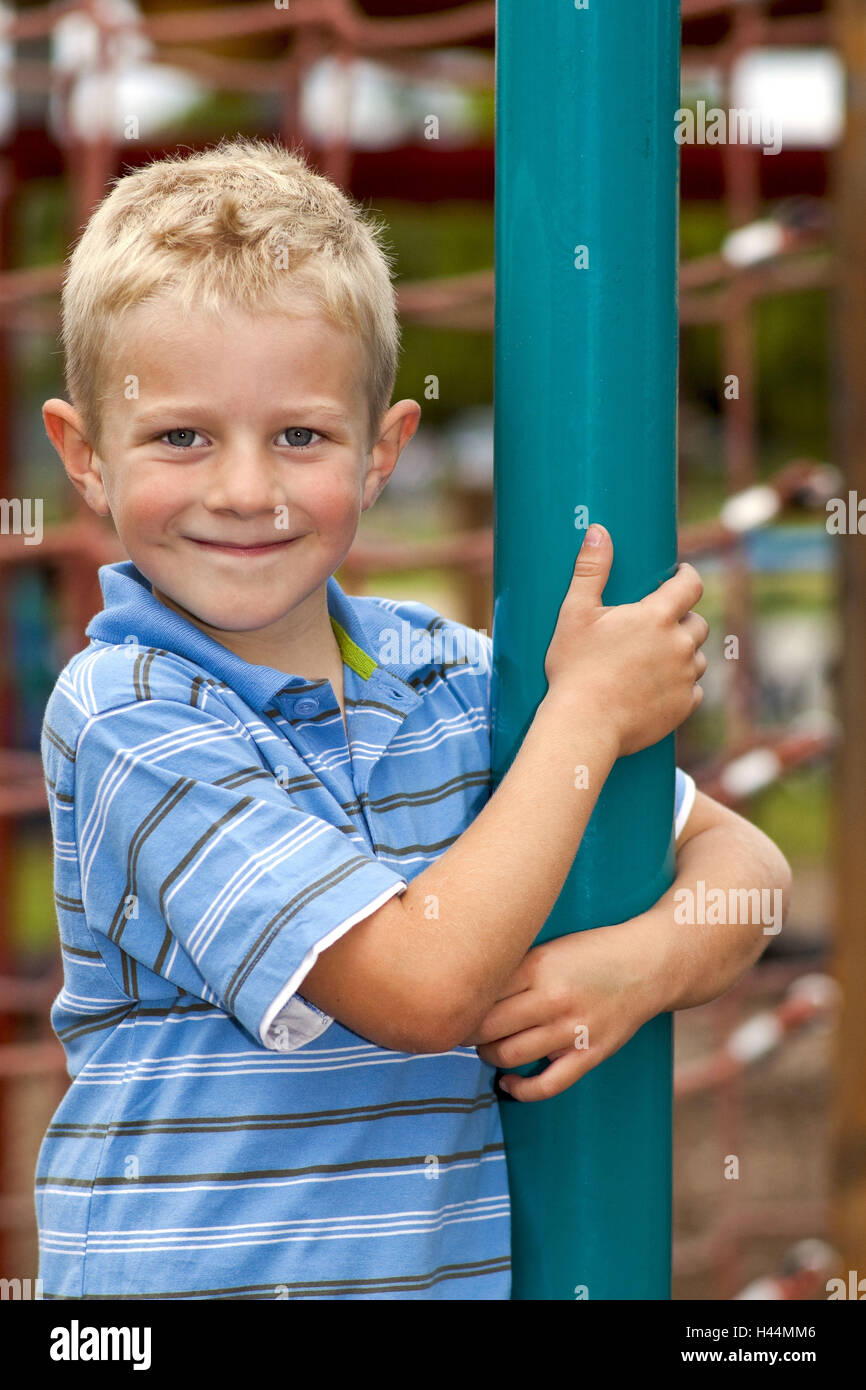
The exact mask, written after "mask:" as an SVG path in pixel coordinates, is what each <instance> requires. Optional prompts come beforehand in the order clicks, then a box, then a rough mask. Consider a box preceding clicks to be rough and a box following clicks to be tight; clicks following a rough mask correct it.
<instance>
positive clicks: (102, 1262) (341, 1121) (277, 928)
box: [36, 139, 788, 1299]
mask: <svg viewBox="0 0 866 1390" xmlns="http://www.w3.org/2000/svg"><path fill="white" fill-rule="evenodd" d="M378 234H379V229H378V228H376V227H374V226H373V225H372V224H371V223H370V222H368V221H367V220H366V219H365V218H364V217H363V215H362V214H361V212H360V209H359V208H357V206H355V205H354V204H352V203H351V201H350V200H348V199H347V198H346V197H345V196H344V195H343V194H342V193H341V192H340V191H339V190H338V189H336V188H335V187H334V186H333V185H332V184H331V183H330V182H329V181H328V180H326V179H324V178H322V177H320V176H318V175H316V174H314V173H313V172H312V171H311V170H310V169H308V168H307V166H306V164H305V163H304V161H303V159H302V158H300V157H298V156H297V155H295V154H291V153H289V152H288V151H286V150H284V149H283V148H281V147H280V146H279V145H278V144H277V143H273V144H270V143H268V142H265V141H251V140H241V139H238V140H235V141H232V142H221V143H220V145H219V146H218V147H217V148H216V149H212V150H209V151H206V152H204V153H201V154H196V155H193V156H190V157H188V158H177V159H170V160H163V161H159V162H156V163H153V164H151V165H149V166H147V167H145V168H143V169H140V170H138V171H136V172H135V173H132V174H130V175H128V176H126V177H124V178H121V179H119V180H118V181H117V183H116V186H115V187H114V188H113V190H112V192H111V193H110V194H109V196H108V197H106V199H105V200H104V201H103V203H102V204H101V205H100V207H99V208H98V209H97V210H96V212H95V213H94V214H93V216H92V217H91V219H90V222H89V223H88V225H87V228H86V229H85V231H84V233H83V235H82V237H81V239H80V241H79V243H78V245H77V246H76V248H75V251H74V253H73V255H72V257H71V261H70V266H69V272H68V275H67V278H66V282H65V285H64V292H63V340H64V347H65V353H66V374H67V386H68V391H69V395H70V397H71V400H72V402H74V405H70V404H68V403H67V402H66V401H62V400H56V399H55V400H51V401H48V402H46V404H45V407H44V410H43V416H44V420H45V425H46V429H47V431H48V434H49V436H50V438H51V440H52V442H53V443H54V445H55V447H56V448H57V450H58V452H59V454H60V456H61V458H62V460H63V463H64V467H65V468H66V471H67V473H68V475H69V477H70V479H71V480H72V482H73V483H74V485H75V487H76V488H77V489H78V491H79V492H80V493H81V494H82V496H84V498H85V499H86V501H87V502H88V504H89V505H90V506H91V507H93V509H94V510H95V511H96V512H98V513H100V514H101V515H108V514H109V513H110V515H111V517H112V519H113V522H114V525H115V526H116V528H117V531H118V534H119V536H120V539H121V540H122V542H123V544H124V547H125V549H126V551H127V553H128V555H129V557H130V559H129V561H126V562H123V563H120V564H115V565H107V566H103V567H102V569H101V570H100V581H101V584H102V590H103V595H104V599H105V606H104V609H103V611H102V612H100V613H99V614H97V615H96V617H95V618H94V619H93V620H92V621H91V623H90V624H89V626H88V628H87V634H88V636H89V637H90V646H89V647H87V648H86V649H85V650H84V651H82V652H80V653H78V654H77V655H76V656H75V657H74V658H73V659H72V660H71V661H70V662H69V664H68V665H67V667H66V668H65V670H64V671H63V672H61V674H60V676H59V678H58V681H57V684H56V687H55V690H54V692H53V693H52V696H51V699H50V701H49V703H48V707H47V709H46V715H45V724H44V736H43V757H44V762H45V770H46V780H47V785H48V789H49V793H50V805H51V816H52V828H53V833H54V840H55V892H56V902H57V914H58V921H59V927H60V936H61V945H62V950H63V958H64V967H65V981H64V987H63V989H62V991H61V993H60V995H59V996H58V998H57V1000H56V1001H55V1004H54V1008H53V1010H52V1022H53V1025H54V1027H55V1029H56V1031H57V1033H58V1035H59V1037H60V1038H61V1039H62V1041H63V1043H64V1046H65V1048H66V1050H67V1054H68V1058H69V1070H70V1074H71V1076H72V1077H73V1083H72V1085H71V1087H70V1089H69V1091H68V1092H67V1094H66V1096H65V1097H64V1099H63V1101H62V1102H61V1104H60V1106H59V1108H58V1110H57V1112H56V1114H55V1117H54V1120H53V1122H52V1124H51V1126H50V1127H49V1130H48V1132H47V1134H46V1136H45V1140H44V1142H43V1145H42V1149H41V1151H40V1155H39V1161H38V1165H37V1174H36V1194H37V1195H36V1202H37V1214H38V1220H39V1228H40V1248H41V1264H40V1276H41V1278H42V1279H43V1283H44V1290H45V1295H46V1297H52V1298H81V1297H88V1298H120V1297H133V1298H144V1299H146V1298H170V1299H171V1298H181V1299H197V1298H208V1299H213V1298H215V1299H221V1298H251V1299H267V1298H285V1297H292V1298H305V1299H316V1298H409V1299H412V1298H420V1299H430V1298H433V1299H442V1298H450V1299H506V1298H508V1297H509V1293H510V1278H509V1265H510V1251H509V1204H508V1190H507V1183H506V1170H505V1162H504V1152H503V1144H502V1131H501V1128H500V1125H499V1117H498V1110H497V1102H496V1097H495V1094H494V1090H493V1081H494V1076H495V1070H494V1069H495V1067H496V1066H498V1065H502V1066H514V1065H519V1064H521V1063H522V1062H525V1061H530V1060H536V1059H538V1058H542V1057H546V1056H547V1057H551V1058H552V1059H553V1060H552V1063H551V1066H550V1067H548V1069H547V1071H546V1072H544V1073H543V1074H542V1075H540V1076H537V1077H531V1078H530V1077H516V1078H514V1079H513V1082H514V1089H513V1094H514V1095H515V1096H516V1097H517V1098H518V1099H520V1100H523V1101H531V1100H533V1099H538V1098H539V1097H540V1096H542V1095H545V1094H555V1093H556V1092H557V1091H558V1090H561V1089H562V1088H563V1087H564V1086H566V1085H569V1084H571V1083H572V1082H573V1081H574V1080H576V1079H577V1074H578V1073H577V1070H576V1068H578V1067H580V1066H582V1067H583V1069H584V1070H586V1069H587V1066H588V1065H596V1064H597V1062H598V1061H600V1060H602V1059H603V1057H604V1056H606V1055H609V1054H610V1053H611V1052H613V1051H615V1050H616V1049H617V1048H618V1047H620V1046H622V1044H623V1043H624V1042H625V1041H626V1040H627V1039H628V1037H630V1036H631V1035H632V1034H633V1033H634V1032H635V1031H636V1029H637V1028H638V1027H640V1026H641V1024H642V1023H643V1022H644V1021H645V1020H646V1019H647V1018H650V1017H652V1016H653V1015H654V1014H655V1013H658V1012H659V1011H661V1010H663V1009H669V1008H676V1007H688V1006H689V1004H692V1003H699V1002H701V1001H702V999H705V998H710V997H712V995H713V993H718V992H721V991H722V990H723V989H725V988H727V987H728V985H729V984H730V983H732V982H733V980H734V979H736V978H737V977H738V976H739V975H740V974H741V973H742V972H743V970H745V969H746V968H747V967H748V965H749V964H750V963H751V962H752V961H753V960H754V959H755V958H756V956H757V955H758V954H759V952H760V950H761V948H762V946H763V944H764V941H763V939H762V935H761V931H760V927H759V926H755V925H750V926H747V927H741V928H727V929H726V933H727V934H726V935H725V936H724V938H722V937H721V936H720V935H719V934H716V939H712V938H713V933H710V936H709V938H708V939H700V940H698V941H697V942H692V941H690V940H684V939H683V937H684V934H683V932H682V929H681V928H680V929H679V931H678V932H677V933H674V931H673V929H672V927H671V925H670V923H671V918H672V914H671V912H670V908H669V903H668V902H667V895H666V899H662V900H661V902H660V903H659V904H657V905H656V908H657V909H658V911H657V912H656V909H654V910H653V913H647V914H643V916H642V918H641V919H634V921H633V922H630V923H621V924H619V925H617V926H612V927H605V928H601V929H597V930H595V931H591V932H584V933H578V934H575V935H574V936H572V937H568V938H566V939H565V942H555V943H547V944H545V945H544V946H543V947H540V948H537V949H535V950H532V949H530V948H531V944H532V941H533V939H534V938H535V936H536V935H537V933H538V931H539V929H540V928H541V926H542V924H543V922H544V920H545V917H546V916H547V914H548V913H549V911H550V909H551V907H552V906H553V903H554V901H555V899H556V896H557V894H558V892H559V890H560V888H561V886H562V884H563V882H564V880H565V877H566V874H567V872H568V869H569V866H570V864H571V862H572V860H573V858H574V855H575V853H576V852H577V848H578V846H579V844H580V839H581V835H582V833H583V830H584V828H585V826H586V824H587V822H588V820H589V817H590V815H591V812H592V809H593V806H594V804H595V801H596V799H597V796H598V793H599V791H600V789H601V787H602V785H603V783H604V780H605V778H606V776H607V775H608V773H609V771H610V768H611V767H612V766H613V763H614V761H615V760H616V758H617V757H618V756H623V755H625V754H628V753H631V752H634V751H636V750H637V749H639V748H641V747H645V746H647V745H649V744H651V743H654V742H656V741H657V740H658V739H659V738H661V737H664V736H665V735H666V734H668V733H670V732H671V731H672V730H673V729H674V728H675V727H677V726H678V725H679V724H680V723H682V721H683V720H684V719H685V718H686V717H687V716H688V714H689V713H690V712H691V711H692V709H694V707H695V705H696V703H697V702H698V700H699V698H700V694H701V692H700V687H699V686H697V685H696V681H697V679H698V678H699V676H700V675H701V674H702V673H703V670H704V669H705V666H706V660H705V658H704V656H703V654H702V653H701V652H700V650H699V648H700V646H701V644H702V643H703V641H704V640H705V637H706V623H705V621H704V619H703V618H701V617H699V616H698V615H697V614H695V613H693V612H691V611H690V609H691V605H692V604H693V603H695V602H696V601H697V600H698V599H699V597H700V595H701V592H702V586H701V584H700V580H699V578H698V576H697V574H696V572H695V571H694V570H693V569H692V568H691V567H690V566H688V565H686V566H682V567H681V568H680V570H679V571H678V573H677V574H676V575H675V576H674V578H672V579H671V580H669V581H668V582H667V583H666V584H664V585H662V586H660V588H659V589H658V591H657V592H656V593H655V594H653V595H651V596H648V597H647V598H646V599H645V600H643V601H642V603H640V604H635V605H623V606H621V607H619V608H610V609H604V608H603V606H602V604H601V593H602V590H603V588H604V584H605V581H606V577H607V574H608V572H609V568H610V563H611V560H612V546H611V543H610V538H609V537H608V536H607V534H606V533H604V532H603V531H602V532H601V544H600V545H599V546H597V547H595V548H594V549H593V548H592V547H591V546H590V545H589V544H588V543H585V544H584V546H583V549H582V551H581V556H580V557H579V563H578V564H577V565H576V568H575V575H574V578H573V581H572V584H571V586H570V588H569V592H568V594H567V596H566V599H565V601H564V603H563V606H562V609H561V611H560V615H559V619H558V622H557V626H556V631H555V633H554V636H553V639H552V641H551V643H550V647H549V649H548V653H547V658H546V661H545V672H546V675H547V678H548V683H549V691H548V694H547V696H546V697H545V699H544V701H543V702H542V704H541V706H540V707H539V710H538V712H537V714H536V716H535V719H534V720H533V722H532V724H531V726H530V728H529V730H528V732H527V735H526V738H525V740H524V742H523V745H522V746H521V748H520V750H519V752H518V754H517V756H516V757H515V759H514V762H513V764H512V767H511V768H510V769H509V771H508V774H507V776H506V777H505V778H504V779H503V781H502V783H501V785H500V787H499V788H498V789H497V792H496V794H495V795H494V796H493V797H490V793H489V732H490V729H489V723H490V671H489V650H490V643H489V640H486V641H485V646H484V652H483V655H484V656H485V657H486V659H485V660H482V661H478V660H472V659H469V660H467V659H462V658H461V657H459V656H458V657H456V658H455V657H454V656H453V655H451V656H447V655H444V654H443V652H447V650H448V642H453V639H454V638H458V639H463V641H464V642H466V641H467V640H469V645H470V648H471V639H472V637H476V638H477V636H478V634H473V633H472V632H471V630H469V629H466V628H464V627H463V626H462V625H461V624H458V623H454V622H449V621H448V620H446V619H444V618H442V617H441V616H440V615H439V614H437V613H435V612H434V611H433V610H432V609H430V608H428V607H426V606H425V605H423V604H420V603H414V602H403V603H401V602H395V601H392V600H385V599H376V598H369V597H363V598H350V597H349V596H347V595H346V594H344V593H343V591H342V589H341V588H340V586H339V584H338V583H337V581H336V579H335V578H334V572H335V571H336V570H337V569H338V568H339V566H340V564H341V563H342V561H343V560H344V558H345V556H346V554H347V553H348V551H349V549H350V547H351V544H352V541H353V539H354V536H355V532H356V528H357V524H358V520H359V516H360V513H361V512H362V511H364V510H366V509H367V508H368V507H369V506H371V505H372V503H373V502H374V501H375V499H376V497H377V496H378V494H379V493H380V492H381V490H382V488H383V487H384V486H385V484H386V482H387V480H388V477H389V476H390V474H391V472H392V470H393V468H394V466H395V464H396V462H397V459H398V457H399V454H400V452H401V450H402V449H403V447H404V446H405V445H406V443H407V442H408V441H409V439H410V438H411V437H412V435H413V433H414V432H415V429H416V428H417V425H418V420H419V417H420V407H419V406H418V404H417V403H416V402H414V401H411V400H403V401H399V402H397V403H396V404H393V405H390V406H389V402H390V398H391V393H392V390H393V384H394V378H395V370H396V360H397V353H398V341H399V340H398V326H397V318H396V313H395V302H394V294H393V288H392V285H391V279H390V271H389V267H388V262H387V258H386V255H385V253H384V252H383V250H382V248H381V246H380V244H379V240H378ZM406 625H408V631H409V635H410V641H409V643H408V644H406V643H403V645H402V646H401V647H400V649H399V660H394V659H393V650H394V637H395V635H399V634H404V633H405V632H406V630H407V626H406ZM421 639H423V640H421ZM386 652H388V653H389V655H387V656H386V654H385V653H386ZM635 672H638V673H639V674H638V675H637V676H636V675H635ZM577 761H580V762H581V763H585V764H586V765H587V767H588V768H589V774H590V776H589V781H590V787H591V790H582V791H576V790H575V788H574V784H573V774H572V769H573V768H574V765H575V763H576V762H577ZM677 808H678V817H677V830H678V831H679V832H680V839H679V842H678V844H679V845H680V846H681V845H682V844H684V843H685V840H686V838H687V837H688V836H689V835H690V834H691V835H693V836H696V837H697V838H698V839H700V838H701V837H704V838H705V839H708V840H709V841H710V844H709V845H708V847H707V853H706V854H705V855H704V857H703V858H701V859H699V858H698V857H697V856H695V857H694V858H693V859H692V860H691V864H692V869H694V867H695V866H696V865H698V864H703V865H704V871H705V873H706V874H707V876H708V877H710V878H712V877H713V875H714V873H715V872H716V869H717V867H718V865H719V864H721V865H722V868H723V869H725V870H727V871H728V872H729V877H730V878H733V879H736V877H737V872H736V868H737V867H739V866H744V872H745V873H746V875H747V878H746V881H747V882H758V883H759V884H773V885H775V884H783V885H784V886H785V889H786V891H787V877H788V875H787V865H786V864H785V862H784V860H783V858H782V856H781V855H780V854H779V852H778V851H777V850H776V848H775V846H773V845H772V843H771V842H770V841H768V840H767V839H766V837H763V836H761V835H760V834H759V832H757V831H755V830H754V829H753V828H752V827H750V826H748V825H747V823H746V822H744V821H742V820H741V819H740V818H739V817H737V816H734V815H733V814H732V813H731V812H728V811H725V810H724V809H723V808H721V807H717V806H715V805H714V804H713V803H712V802H711V801H709V799H708V798H706V797H703V796H701V795H700V793H697V794H695V790H694V784H693V783H692V782H691V779H689V778H687V777H685V776H684V775H683V774H682V773H679V772H678V774H677ZM686 818H688V821H689V827H688V829H687V830H684V825H685V821H686ZM698 832H700V835H698ZM714 837H715V838H714ZM527 850H529V853H527ZM726 854H727V859H726V858H725V855H726ZM735 866H736V867H735ZM715 881H716V882H718V879H716V880H715ZM654 914H655V915H654ZM568 943H570V944H568ZM578 1009H579V1011H580V1012H579V1016H580V1017H581V1019H587V1018H589V1019H590V1021H591V1032H590V1036H591V1038H592V1040H593V1046H592V1049H591V1050H590V1051H591V1056H590V1057H589V1058H588V1057H587V1054H586V1053H585V1052H581V1053H579V1054H576V1053H575V1051H574V1049H573V1048H571V1049H569V1040H570V1038H572V1037H573V1022H572V1020H573V1018H574V1017H575V1014H576V1011H577V1010H578ZM576 1058H578V1059H579V1061H576Z"/></svg>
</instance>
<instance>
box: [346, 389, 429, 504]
mask: <svg viewBox="0 0 866 1390" xmlns="http://www.w3.org/2000/svg"><path fill="white" fill-rule="evenodd" d="M420 421H421V407H420V405H419V404H418V402H417V401H412V400H408V399H407V400H404V401H397V403H396V405H392V406H391V408H390V410H387V411H386V412H385V414H384V415H383V416H382V420H381V422H380V425H379V437H378V439H377V440H376V442H375V443H374V444H373V447H372V449H371V450H370V455H369V457H370V459H371V460H372V461H371V463H370V467H369V468H368V470H367V477H366V481H365V484H364V505H363V506H362V508H361V510H362V511H366V510H367V508H368V507H371V506H372V505H373V503H374V502H375V501H376V498H377V497H378V496H379V493H380V492H381V491H382V489H383V488H384V486H385V484H386V483H387V481H388V479H389V478H390V476H391V474H392V473H393V471H394V467H395V465H396V463H397V460H398V458H399V457H400V455H401V453H402V452H403V450H404V449H405V447H406V445H407V444H408V443H409V440H410V439H411V438H412V436H413V435H414V433H415V431H416V430H417V428H418V425H419V423H420Z"/></svg>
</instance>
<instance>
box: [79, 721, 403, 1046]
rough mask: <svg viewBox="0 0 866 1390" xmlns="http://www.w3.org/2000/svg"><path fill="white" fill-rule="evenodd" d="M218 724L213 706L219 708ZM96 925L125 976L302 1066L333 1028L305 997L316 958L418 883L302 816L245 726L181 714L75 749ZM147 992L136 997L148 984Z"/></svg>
mask: <svg viewBox="0 0 866 1390" xmlns="http://www.w3.org/2000/svg"><path fill="white" fill-rule="evenodd" d="M211 708H213V706H211ZM75 767H76V770H75V796H74V802H75V820H76V831H77V836H78V850H79V868H80V875H81V892H82V901H83V908H84V912H85V914H86V920H87V923H88V926H89V927H90V929H91V931H92V932H94V933H95V934H96V937H97V941H98V940H99V938H100V937H101V938H103V941H102V943H101V945H100V949H101V950H102V953H103V955H104V957H105V960H106V964H107V965H108V966H109V969H112V966H114V967H115V972H116V973H117V974H122V976H123V985H124V988H125V989H126V992H127V993H132V997H139V996H136V995H135V994H134V992H133V991H132V989H131V984H132V983H133V982H131V980H130V974H129V967H128V965H127V963H126V962H127V960H128V959H131V960H132V961H134V962H137V963H138V965H139V966H140V967H141V971H140V972H139V973H140V974H142V976H143V978H144V980H145V981H147V980H150V986H151V992H153V986H154V985H156V986H157V987H158V986H159V980H158V979H157V980H155V981H154V980H152V979H151V977H150V976H148V975H147V972H151V975H152V976H157V977H162V978H163V979H166V980H169V981H170V982H171V983H172V984H173V985H175V986H176V987H177V988H178V989H180V990H183V991H184V992H187V993H191V994H193V995H198V996H199V997H200V998H202V999H204V1000H206V1001H208V1002H211V1003H214V1004H216V1005H217V1006H218V1007H219V1008H221V1009H223V1010H225V1011H226V1012H227V1013H229V1014H231V1015H232V1016H233V1017H234V1018H235V1019H237V1021H238V1022H239V1023H240V1024H241V1025H242V1026H243V1027H244V1028H245V1029H246V1031H247V1032H248V1033H250V1034H251V1036H252V1037H253V1038H254V1039H255V1040H256V1041H257V1042H259V1043H261V1044H262V1046H264V1047H266V1048H269V1049H271V1050H274V1051H291V1050H293V1049H294V1048H296V1047H298V1046H301V1045H302V1044H303V1043H304V1042H306V1041H309V1040H310V1039H311V1038H313V1037H316V1036H318V1034H319V1033H321V1032H323V1031H324V1028H325V1027H327V1026H328V1025H329V1024H330V1023H331V1022H333V1020H332V1019H331V1018H330V1017H329V1016H328V1015H326V1014H323V1013H321V1011H320V1010H318V1009H315V1008H314V1007H313V1005H311V1004H308V1003H307V1001H306V1000H303V999H301V997H300V996H299V995H298V994H297V990H298V988H299V987H300V985H301V983H302V981H303V980H304V978H305V977H306V975H307V974H308V973H309V971H310V970H311V969H312V966H313V964H314V963H315V961H316V958H317V957H318V955H319V954H320V952H321V951H323V950H324V949H325V947H326V946H329V945H331V944H332V943H333V942H334V941H336V940H337V939H338V938H339V937H340V936H342V934H343V933H344V932H346V931H348V930H349V929H350V928H351V927H352V926H353V925H354V924H355V923H356V922H358V921H361V920H362V919H363V918H364V917H366V916H368V915H369V914H370V913H371V912H374V911H375V910H376V908H377V907H380V906H381V905H382V903H384V902H385V901H387V899H388V898H390V897H392V896H393V895H394V894H395V893H399V892H403V891H404V890H405V888H406V887H407V880H406V879H405V878H404V877H403V876H402V875H401V874H399V873H395V872H394V871H393V870H392V869H390V868H388V866H387V865H385V864H383V863H382V862H381V861H380V860H378V859H376V858H374V857H373V856H372V855H371V854H370V853H369V851H368V850H367V848H366V845H365V844H364V842H363V841H362V840H361V838H360V836H358V835H349V834H347V833H346V831H345V830H341V829H338V828H337V826H335V825H332V824H331V823H330V822H329V821H327V820H324V819H322V818H320V817H318V816H316V815H311V814H310V813H309V812H307V811H304V810H302V809H301V808H300V807H298V806H297V805H296V804H295V803H293V800H292V797H291V795H290V793H289V792H288V791H287V790H286V789H285V788H284V787H283V786H281V785H280V782H279V781H278V779H277V778H276V777H275V775H274V774H273V772H272V771H271V770H269V769H268V768H267V767H266V766H265V765H264V764H263V762H262V759H261V755H260V753H259V751H258V749H257V748H256V745H255V743H254V741H253V740H252V738H251V737H250V735H249V734H248V733H247V731H246V730H245V729H244V726H243V725H242V724H241V723H240V722H239V721H237V720H235V719H234V718H233V716H231V714H230V712H228V711H227V717H226V718H225V719H224V718H221V717H219V716H217V715H214V714H211V713H206V712H205V711H204V710H202V709H198V708H196V707H194V706H188V705H184V704H183V703H181V702H180V701H175V700H170V699H151V700H143V701H140V702H136V703H135V704H129V705H124V706H123V707H121V708H118V709H114V710H109V711H106V712H104V713H102V714H99V715H96V716H94V717H93V718H91V719H90V720H89V721H88V723H87V724H86V725H85V726H84V729H83V731H82V734H81V737H80V738H79V741H78V746H77V749H76V761H75ZM139 983H140V982H139Z"/></svg>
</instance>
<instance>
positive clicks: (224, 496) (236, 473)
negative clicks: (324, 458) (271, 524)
mask: <svg viewBox="0 0 866 1390" xmlns="http://www.w3.org/2000/svg"><path fill="white" fill-rule="evenodd" d="M278 472H279V464H278V461H277V460H275V459H271V458H268V457H267V455H264V454H262V452H261V450H259V449H256V448H253V447H250V448H246V449H245V448H234V449H231V450H227V451H226V453H225V456H224V457H223V458H222V459H220V460H219V461H218V462H217V463H216V464H215V466H214V471H213V473H212V474H211V476H210V478H209V479H208V486H207V489H206V493H205V497H204V501H205V504H206V505H207V506H208V507H209V508H210V510H211V511H232V512H236V513H237V515H238V516H254V515H256V514H261V513H262V512H264V511H272V510H273V509H274V508H276V507H277V506H279V505H280V504H281V503H283V502H285V496H284V494H283V493H282V492H281V490H280V486H279V478H278Z"/></svg>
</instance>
